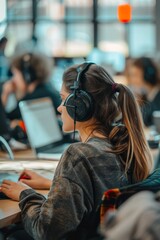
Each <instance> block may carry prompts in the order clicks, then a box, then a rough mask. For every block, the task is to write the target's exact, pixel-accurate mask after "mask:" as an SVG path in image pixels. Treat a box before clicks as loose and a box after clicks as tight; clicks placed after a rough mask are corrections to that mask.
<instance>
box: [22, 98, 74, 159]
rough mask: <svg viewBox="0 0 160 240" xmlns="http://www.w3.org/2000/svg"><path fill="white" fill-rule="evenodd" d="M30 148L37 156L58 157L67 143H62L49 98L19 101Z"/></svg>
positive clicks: (54, 112) (45, 157) (60, 132)
mask: <svg viewBox="0 0 160 240" xmlns="http://www.w3.org/2000/svg"><path fill="white" fill-rule="evenodd" d="M19 107H20V111H21V114H22V118H23V121H24V123H25V127H26V131H27V135H28V139H29V143H30V146H31V148H32V149H33V150H34V152H35V154H36V156H37V157H38V158H43V159H53V160H54V159H56V160H57V159H60V157H61V155H62V153H63V152H64V150H65V149H66V148H67V147H68V146H69V144H67V143H64V141H63V134H62V131H61V129H60V126H59V123H58V119H57V116H56V111H55V109H54V106H53V104H52V101H51V100H50V99H49V98H39V99H34V100H25V101H21V102H20V103H19Z"/></svg>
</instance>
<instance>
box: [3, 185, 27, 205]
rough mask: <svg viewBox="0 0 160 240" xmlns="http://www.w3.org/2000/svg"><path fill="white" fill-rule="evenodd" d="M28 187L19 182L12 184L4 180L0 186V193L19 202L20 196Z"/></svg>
mask: <svg viewBox="0 0 160 240" xmlns="http://www.w3.org/2000/svg"><path fill="white" fill-rule="evenodd" d="M29 188H30V187H29V186H27V185H25V184H24V183H21V182H17V183H16V182H12V181H10V180H4V181H3V182H2V185H1V186H0V191H1V192H3V193H4V194H5V195H6V196H8V197H9V198H11V199H13V200H15V201H19V197H20V194H21V192H22V191H23V190H26V189H29Z"/></svg>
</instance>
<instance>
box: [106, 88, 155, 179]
mask: <svg viewBox="0 0 160 240" xmlns="http://www.w3.org/2000/svg"><path fill="white" fill-rule="evenodd" d="M116 92H119V94H118V99H117V101H118V108H119V110H120V112H121V113H122V122H123V126H115V127H114V128H113V129H112V130H111V132H110V134H109V138H110V140H111V142H114V152H116V153H118V154H123V161H122V162H123V164H124V167H125V171H126V173H127V172H129V171H130V170H131V171H132V175H133V178H134V180H135V182H138V181H141V180H143V179H145V178H146V177H147V176H148V175H149V173H150V170H151V166H152V156H151V152H150V149H149V146H148V143H147V140H146V138H145V134H144V127H143V121H142V117H141V113H140V109H139V106H138V104H137V102H136V99H135V97H134V95H133V93H132V92H131V91H130V89H129V88H128V87H126V86H124V85H122V84H116ZM117 135H118V137H117ZM124 156H125V159H126V160H125V161H124Z"/></svg>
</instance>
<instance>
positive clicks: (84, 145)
mask: <svg viewBox="0 0 160 240" xmlns="http://www.w3.org/2000/svg"><path fill="white" fill-rule="evenodd" d="M110 149H111V145H110V144H109V142H108V141H107V140H106V139H100V138H91V139H89V140H88V141H87V142H76V143H72V144H71V145H70V146H69V147H68V149H67V150H66V152H65V154H68V155H70V156H72V159H77V158H81V159H82V158H96V157H98V156H100V155H105V156H106V155H109V154H111V153H110V152H109V150H110Z"/></svg>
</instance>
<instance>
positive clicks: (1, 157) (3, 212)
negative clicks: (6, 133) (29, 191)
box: [0, 150, 58, 228]
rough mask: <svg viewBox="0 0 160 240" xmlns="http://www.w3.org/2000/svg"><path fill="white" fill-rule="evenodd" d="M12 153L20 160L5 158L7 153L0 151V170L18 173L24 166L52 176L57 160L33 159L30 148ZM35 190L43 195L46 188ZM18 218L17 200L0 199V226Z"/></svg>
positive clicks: (14, 221) (4, 225)
mask: <svg viewBox="0 0 160 240" xmlns="http://www.w3.org/2000/svg"><path fill="white" fill-rule="evenodd" d="M14 155H15V159H17V158H18V159H21V160H14V161H12V160H6V157H7V154H5V153H3V152H0V166H1V167H0V172H2V171H6V172H7V171H14V172H16V173H19V172H21V171H22V170H23V169H24V168H30V169H34V170H35V171H37V172H39V173H41V174H43V175H44V174H47V177H48V178H52V177H53V175H54V171H55V169H56V167H57V164H58V160H57V161H56V160H54V161H52V160H42V159H41V160H40V159H35V160H33V159H34V157H35V156H34V153H33V152H32V150H25V151H24V150H23V151H19V152H15V153H14ZM37 163H38V167H37ZM44 172H45V173H44ZM37 192H39V193H41V194H44V195H47V193H48V191H46V190H38V191H37ZM19 220H20V209H19V206H18V202H16V201H13V200H10V199H5V200H0V228H3V227H6V226H8V225H10V224H12V223H16V222H18V221H19Z"/></svg>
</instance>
